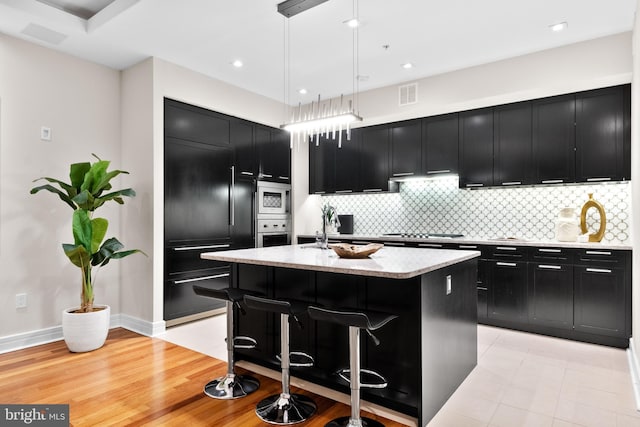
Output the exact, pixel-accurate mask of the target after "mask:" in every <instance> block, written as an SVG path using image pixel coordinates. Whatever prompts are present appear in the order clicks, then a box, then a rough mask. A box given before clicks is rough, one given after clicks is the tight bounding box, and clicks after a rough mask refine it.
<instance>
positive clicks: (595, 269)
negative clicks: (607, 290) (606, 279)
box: [586, 268, 611, 274]
mask: <svg viewBox="0 0 640 427" xmlns="http://www.w3.org/2000/svg"><path fill="white" fill-rule="evenodd" d="M586 270H587V271H588V272H589V273H609V274H611V270H609V269H608V268H587V269H586Z"/></svg>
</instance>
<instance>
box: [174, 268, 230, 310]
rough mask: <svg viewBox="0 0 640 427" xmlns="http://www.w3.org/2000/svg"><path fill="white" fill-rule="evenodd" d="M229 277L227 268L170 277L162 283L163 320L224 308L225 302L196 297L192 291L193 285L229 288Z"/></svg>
mask: <svg viewBox="0 0 640 427" xmlns="http://www.w3.org/2000/svg"><path fill="white" fill-rule="evenodd" d="M229 277H230V270H229V267H228V266H227V267H220V268H210V269H204V270H196V271H192V272H190V273H183V274H175V275H172V277H170V278H169V279H168V280H165V282H164V316H165V320H171V319H176V318H179V317H184V316H188V315H191V314H196V313H201V312H203V311H209V310H215V309H218V308H222V307H224V306H225V302H224V301H222V300H216V299H214V298H205V297H201V296H198V295H196V293H195V292H194V291H193V285H198V286H202V287H205V288H210V289H222V288H226V287H228V286H229V283H230V279H229Z"/></svg>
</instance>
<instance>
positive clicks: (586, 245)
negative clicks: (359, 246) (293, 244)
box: [297, 234, 633, 251]
mask: <svg viewBox="0 0 640 427" xmlns="http://www.w3.org/2000/svg"><path fill="white" fill-rule="evenodd" d="M297 237H304V238H312V239H315V236H314V235H311V234H301V235H298V236H297ZM329 239H336V240H340V239H343V240H362V241H376V242H383V241H384V242H405V243H412V242H413V243H415V242H417V243H460V244H463V245H467V244H470V245H493V246H532V247H540V248H575V249H594V250H598V249H602V250H619V251H630V250H633V246H631V245H629V244H621V243H607V242H559V241H557V240H525V239H506V238H505V239H486V238H474V237H467V236H465V237H456V238H453V239H452V238H437V237H430V238H428V239H424V238H415V237H400V236H384V235H362V234H335V235H331V234H330V235H329Z"/></svg>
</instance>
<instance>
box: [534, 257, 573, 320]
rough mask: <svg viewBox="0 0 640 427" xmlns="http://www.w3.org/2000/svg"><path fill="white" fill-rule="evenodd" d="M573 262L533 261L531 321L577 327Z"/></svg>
mask: <svg viewBox="0 0 640 427" xmlns="http://www.w3.org/2000/svg"><path fill="white" fill-rule="evenodd" d="M573 268H574V267H573V266H572V265H563V264H552V263H549V264H540V263H529V295H528V296H529V298H528V306H529V322H530V323H532V324H536V325H541V326H551V327H555V328H562V329H571V328H572V327H573Z"/></svg>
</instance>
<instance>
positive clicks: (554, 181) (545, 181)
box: [541, 179, 564, 184]
mask: <svg viewBox="0 0 640 427" xmlns="http://www.w3.org/2000/svg"><path fill="white" fill-rule="evenodd" d="M563 182H564V179H545V180H544V181H541V184H562V183H563Z"/></svg>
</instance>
